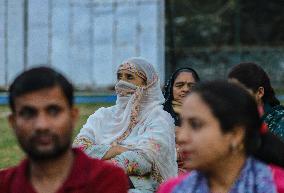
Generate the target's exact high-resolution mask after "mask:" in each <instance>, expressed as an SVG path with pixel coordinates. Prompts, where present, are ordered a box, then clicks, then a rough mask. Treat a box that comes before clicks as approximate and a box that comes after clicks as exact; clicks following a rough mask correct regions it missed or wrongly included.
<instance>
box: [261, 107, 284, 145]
mask: <svg viewBox="0 0 284 193" xmlns="http://www.w3.org/2000/svg"><path fill="white" fill-rule="evenodd" d="M264 111H265V114H264V115H263V117H262V119H263V120H264V122H265V123H266V124H267V126H268V128H269V130H270V131H271V132H272V133H274V134H275V135H276V136H278V137H279V138H280V139H281V140H282V141H283V142H284V107H283V106H282V105H277V106H274V107H270V106H269V105H267V104H265V106H264Z"/></svg>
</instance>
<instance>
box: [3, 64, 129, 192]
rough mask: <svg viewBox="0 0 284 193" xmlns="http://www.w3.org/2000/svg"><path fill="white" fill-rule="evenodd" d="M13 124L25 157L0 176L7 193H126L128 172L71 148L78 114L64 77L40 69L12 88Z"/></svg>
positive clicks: (10, 93)
mask: <svg viewBox="0 0 284 193" xmlns="http://www.w3.org/2000/svg"><path fill="white" fill-rule="evenodd" d="M9 104H10V108H11V111H12V113H11V115H10V116H9V123H10V125H11V126H12V128H13V129H14V132H15V134H16V137H17V139H18V142H19V144H20V146H21V147H22V149H23V150H24V152H25V153H26V154H27V159H25V160H24V161H23V162H21V163H20V164H19V165H18V166H16V167H14V168H8V169H6V170H3V171H1V172H0V192H3V193H4V192H5V193H65V192H66V193H67V192H68V193H91V192H92V193H126V192H127V188H128V184H127V178H126V176H125V174H124V172H123V171H122V170H121V169H119V168H117V167H115V166H112V165H110V164H108V163H105V162H103V161H100V160H94V159H91V158H89V157H87V156H86V155H85V154H84V153H82V152H81V151H80V150H79V149H72V148H71V141H72V139H71V138H72V131H73V128H74V126H75V123H76V120H77V117H78V110H77V108H75V107H74V106H73V87H72V85H71V84H70V83H69V82H68V80H66V78H65V77H64V76H62V75H61V74H60V73H58V72H56V71H54V70H52V69H50V68H47V67H37V68H33V69H30V70H28V71H26V72H23V73H22V74H20V75H19V76H18V77H17V78H16V79H15V80H14V82H13V83H12V85H11V87H10V89H9Z"/></svg>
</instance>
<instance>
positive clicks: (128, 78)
mask: <svg viewBox="0 0 284 193" xmlns="http://www.w3.org/2000/svg"><path fill="white" fill-rule="evenodd" d="M126 77H127V80H133V79H134V76H133V75H132V74H127V75H126Z"/></svg>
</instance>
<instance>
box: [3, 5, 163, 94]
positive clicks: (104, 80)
mask: <svg viewBox="0 0 284 193" xmlns="http://www.w3.org/2000/svg"><path fill="white" fill-rule="evenodd" d="M164 18H165V16H164V1H163V0H1V1H0V24H1V25H0V86H2V87H6V86H7V85H8V84H9V83H10V81H11V80H12V79H13V78H14V77H15V75H16V74H18V73H19V72H21V71H22V70H24V69H27V68H30V67H31V66H34V65H39V64H46V65H52V66H53V67H55V68H56V69H58V70H60V71H61V72H63V73H64V74H65V75H67V77H69V79H71V80H72V81H73V82H74V84H75V85H76V86H77V87H80V88H98V87H105V86H109V85H113V84H114V82H115V80H116V76H115V71H116V67H117V65H118V64H120V63H121V62H122V61H123V60H124V59H126V58H128V57H132V56H142V57H144V58H146V59H148V60H149V61H150V62H151V63H152V64H154V66H155V68H156V70H157V71H158V73H159V75H160V77H161V82H162V83H163V82H164V63H165V62H164V53H165V46H164V44H165V42H164Z"/></svg>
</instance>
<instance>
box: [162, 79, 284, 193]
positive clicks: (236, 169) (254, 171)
mask: <svg viewBox="0 0 284 193" xmlns="http://www.w3.org/2000/svg"><path fill="white" fill-rule="evenodd" d="M189 109H190V110H189ZM181 117H182V126H181V129H180V132H179V133H178V136H177V140H178V143H179V144H180V148H181V152H182V153H183V156H184V158H185V159H184V166H185V167H186V168H187V169H188V170H190V172H189V173H188V174H186V175H184V176H179V177H177V178H174V179H171V180H169V181H167V182H165V183H164V184H163V185H162V186H161V187H160V189H159V191H158V193H277V192H278V193H283V192H284V170H283V169H282V168H280V167H277V166H274V165H268V164H266V163H264V162H263V160H262V159H261V158H258V157H255V156H253V155H254V154H255V152H256V151H257V150H258V148H259V146H260V144H261V135H262V133H261V131H260V128H261V126H262V122H261V119H260V117H259V112H258V109H257V104H256V102H255V100H254V99H253V97H252V96H251V95H250V94H249V92H247V91H246V90H244V89H243V88H241V87H240V86H238V85H236V84H233V83H228V82H225V81H211V82H204V83H201V84H199V85H197V86H196V87H195V88H194V89H193V91H192V92H191V93H190V94H189V96H187V98H186V99H185V101H184V103H183V106H182V111H181ZM266 145H269V144H266Z"/></svg>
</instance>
